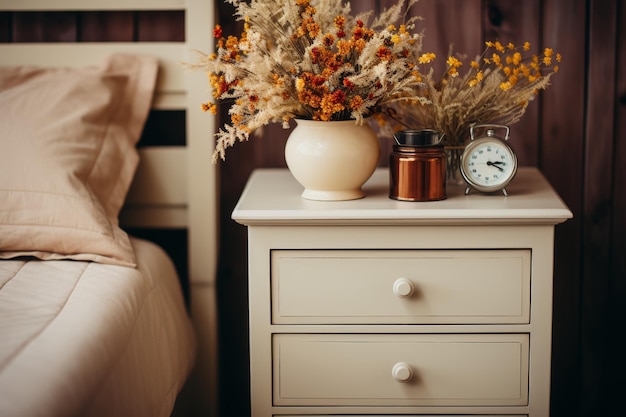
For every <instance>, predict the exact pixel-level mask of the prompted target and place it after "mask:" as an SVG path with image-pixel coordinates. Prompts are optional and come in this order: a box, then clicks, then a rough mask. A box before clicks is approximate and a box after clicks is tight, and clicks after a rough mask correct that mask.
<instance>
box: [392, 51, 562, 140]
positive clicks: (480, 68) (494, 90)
mask: <svg viewBox="0 0 626 417" xmlns="http://www.w3.org/2000/svg"><path fill="white" fill-rule="evenodd" d="M530 48H531V45H530V43H529V42H525V43H524V45H523V46H521V47H517V46H515V45H514V44H513V43H508V44H507V45H503V44H501V43H500V42H492V41H488V42H486V49H485V51H484V52H483V54H482V56H481V57H478V58H476V59H475V60H472V61H470V62H469V69H468V70H467V72H465V74H464V75H461V73H460V72H459V68H460V67H461V66H463V62H462V60H460V59H458V58H456V57H454V56H453V55H452V54H450V55H449V56H448V58H447V61H446V64H447V70H446V71H445V73H444V74H443V76H442V77H441V78H440V79H437V78H436V77H435V71H434V69H433V68H431V69H430V70H427V69H424V70H422V73H424V74H425V76H424V78H423V85H422V87H421V91H419V92H418V94H419V95H422V96H424V97H426V98H427V99H428V101H427V102H424V101H423V100H420V101H419V102H413V103H411V104H408V105H407V104H404V103H403V104H400V105H396V106H394V109H392V111H390V112H388V115H390V116H391V117H392V118H393V119H395V120H396V121H399V122H400V123H401V124H402V125H403V126H405V127H411V128H430V129H435V130H438V131H440V132H443V133H444V134H445V136H444V142H445V144H446V145H448V146H462V145H463V144H464V142H465V141H466V139H467V136H468V133H469V129H470V127H471V126H473V125H476V124H483V123H498V124H503V125H511V124H514V123H516V122H518V121H519V120H520V118H521V117H522V116H523V115H524V113H525V112H526V108H527V106H528V104H529V102H530V101H532V100H533V99H534V98H535V96H536V95H537V93H538V91H539V90H542V89H546V88H547V87H548V85H549V84H550V78H551V77H552V75H553V74H555V73H556V72H558V69H559V67H558V63H559V62H561V55H560V54H558V53H555V52H554V50H553V49H551V48H545V49H544V50H543V55H542V56H538V55H534V54H530V53H529V51H530ZM435 58H436V57H435V54H433V53H424V54H422V55H421V56H420V57H419V59H418V62H419V64H420V65H424V66H426V65H428V64H430V63H432V62H433V60H434V59H435ZM382 122H383V124H384V123H385V120H383V121H382ZM389 126H390V124H388V123H387V124H386V128H389Z"/></svg>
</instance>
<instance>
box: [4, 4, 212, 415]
mask: <svg viewBox="0 0 626 417" xmlns="http://www.w3.org/2000/svg"><path fill="white" fill-rule="evenodd" d="M143 10H162V11H167V10H183V11H184V14H185V41H184V42H141V43H140V42H124V43H117V42H115V43H111V42H106V43H83V42H79V43H2V44H0V57H2V58H1V65H38V66H48V67H49V66H86V65H93V64H98V63H100V62H101V61H102V59H103V57H104V56H106V55H108V54H110V53H112V52H126V53H141V54H149V55H153V56H156V57H158V58H159V61H160V69H159V76H158V80H157V93H156V96H155V100H154V102H153V108H154V109H158V110H184V111H185V112H186V122H185V123H186V145H185V146H167V147H144V148H141V149H140V155H141V162H140V165H139V168H138V172H137V174H136V178H135V182H134V183H133V186H132V187H131V190H130V193H129V196H128V199H127V204H126V206H125V208H124V210H123V212H122V214H121V216H120V223H121V225H122V227H132V228H150V229H155V228H156V229H186V230H187V236H188V242H187V246H188V256H187V258H188V259H187V262H188V265H187V269H188V271H189V278H188V279H189V297H190V308H191V316H192V320H193V322H194V327H195V329H196V334H197V337H198V343H199V349H198V354H197V365H196V370H195V371H194V374H193V375H192V376H191V378H190V381H189V383H188V387H187V388H186V391H187V392H186V395H185V400H186V402H188V403H189V404H186V405H185V407H184V408H185V409H188V410H191V411H190V412H192V413H193V414H194V415H217V409H218V408H217V403H218V390H217V371H218V366H217V365H218V358H217V353H218V344H217V317H216V315H217V310H216V301H215V298H216V290H215V277H216V264H217V252H218V251H217V242H218V240H217V233H218V230H217V229H218V228H217V224H218V221H217V209H218V204H219V202H218V191H217V179H216V176H217V173H216V169H215V166H213V165H212V164H211V154H212V151H213V143H212V141H211V134H212V132H214V131H215V122H214V120H213V118H211V117H207V115H205V114H203V113H202V112H201V111H200V103H202V102H203V101H205V100H206V95H207V91H208V86H207V81H206V77H205V75H204V74H201V73H193V72H188V71H185V70H184V69H183V67H182V66H181V64H180V63H181V62H183V61H187V62H188V61H190V60H192V59H193V49H199V50H203V51H209V50H211V49H212V47H213V45H212V37H211V33H212V28H213V26H214V16H215V11H214V2H213V1H212V0H108V1H102V2H95V1H84V0H54V1H51V0H0V12H3V11H38V12H44V11H77V12H79V11H143Z"/></svg>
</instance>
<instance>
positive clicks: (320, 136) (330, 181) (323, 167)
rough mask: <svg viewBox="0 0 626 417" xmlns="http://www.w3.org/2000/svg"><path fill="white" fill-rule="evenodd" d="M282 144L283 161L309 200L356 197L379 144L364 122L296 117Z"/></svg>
mask: <svg viewBox="0 0 626 417" xmlns="http://www.w3.org/2000/svg"><path fill="white" fill-rule="evenodd" d="M296 122H297V126H296V128H295V129H294V130H293V131H292V132H291V134H290V135H289V138H288V139H287V145H286V146H285V160H286V162H287V166H288V167H289V170H290V171H291V174H292V175H293V176H294V178H295V179H296V180H297V181H298V182H299V183H300V184H301V185H302V186H303V187H304V192H303V193H302V198H305V199H308V200H323V201H339V200H355V199H357V198H362V197H364V196H365V194H364V193H363V191H362V190H361V186H362V185H363V184H365V182H366V181H367V180H368V179H369V177H370V176H371V175H372V174H373V173H374V170H375V169H376V166H377V165H378V160H379V159H380V143H379V142H378V137H377V136H376V133H374V131H373V130H372V128H371V127H370V125H369V124H368V123H367V121H365V122H364V123H363V124H362V125H358V124H356V122H355V121H354V120H346V121H336V122H322V121H314V120H296Z"/></svg>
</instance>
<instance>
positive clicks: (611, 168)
mask: <svg viewBox="0 0 626 417" xmlns="http://www.w3.org/2000/svg"><path fill="white" fill-rule="evenodd" d="M390 3H391V2H390V1H389V0H354V1H353V2H352V6H353V9H354V10H361V9H363V10H365V9H380V8H382V7H385V5H386V4H390ZM217 8H218V13H219V20H220V21H221V24H222V25H223V26H224V28H225V31H226V32H227V33H238V31H239V29H237V27H236V24H235V23H234V22H233V19H232V9H231V6H229V5H227V4H223V3H221V2H220V1H219V0H218V6H217ZM414 13H415V14H418V15H420V16H422V17H424V18H425V20H424V21H423V22H422V24H421V27H420V29H422V28H423V29H424V30H425V34H426V38H425V45H424V50H427V51H433V52H435V53H437V55H438V56H440V57H444V56H445V55H446V54H447V51H448V47H449V45H450V44H453V45H454V48H455V50H457V51H463V52H465V53H467V54H468V55H469V56H470V57H471V56H474V55H476V54H478V53H480V52H481V51H482V48H483V42H484V41H485V40H488V39H489V40H493V39H498V40H500V41H503V42H508V41H511V42H514V43H516V44H521V43H522V42H524V41H526V40H528V41H530V42H531V43H532V44H533V45H535V46H537V47H539V46H550V47H553V48H555V49H556V50H558V51H559V52H561V54H562V55H563V62H562V63H561V66H560V71H559V73H558V74H557V75H556V76H555V77H554V78H553V83H552V86H550V88H549V89H548V90H547V91H545V92H543V93H542V94H541V96H540V97H539V99H538V100H536V101H535V102H533V103H532V104H531V105H530V107H529V110H528V111H527V113H526V115H525V116H524V118H523V120H522V121H521V122H520V123H519V124H517V125H514V126H513V127H512V134H511V143H512V145H513V146H514V148H515V149H516V151H517V153H518V156H519V159H520V163H521V164H522V165H530V166H537V167H538V168H539V169H541V171H542V172H543V173H544V174H545V175H546V177H547V178H548V179H549V180H550V182H551V183H552V184H553V186H554V188H555V189H556V190H557V192H558V193H559V194H560V195H561V197H562V198H563V200H564V201H565V202H566V204H567V205H568V206H569V207H570V209H571V210H572V212H573V213H574V218H573V219H571V220H569V221H568V222H566V223H565V224H562V225H560V226H558V227H557V228H556V244H555V274H554V318H553V329H554V330H553V351H552V354H553V357H552V391H551V401H552V403H551V404H552V406H551V408H552V413H551V415H552V416H554V417H560V416H563V417H565V416H567V417H575V416H581V417H582V416H618V415H619V416H621V415H623V409H624V406H623V405H622V403H621V400H620V398H621V397H622V394H623V393H624V392H625V391H626V382H625V381H626V377H625V375H626V366H625V360H626V359H625V356H624V354H623V353H622V350H623V347H622V346H623V345H622V341H623V339H624V337H623V333H624V330H625V329H626V255H625V253H626V215H625V214H624V213H626V195H625V194H626V165H625V164H624V162H623V161H624V160H626V143H625V142H622V141H626V36H625V32H624V31H625V30H626V27H625V26H624V24H626V4H625V2H624V1H623V0H545V1H541V0H523V1H520V0H420V2H419V3H418V5H417V6H416V8H415V9H414ZM211 31H212V28H209V27H207V36H210V34H211ZM137 39H141V40H154V41H183V40H184V15H183V14H182V12H179V11H172V12H164V13H163V12H159V13H154V12H95V13H92V12H89V13H71V12H67V13H66V12H62V13H60V12H59V13H46V14H43V13H21V12H14V13H0V42H36V41H63V42H73V41H96V40H97V41H133V40H137ZM1 60H2V57H0V64H1ZM170 113H171V112H158V113H155V114H153V115H152V116H151V118H150V121H149V123H148V128H147V133H146V135H144V136H149V137H153V136H154V137H155V138H156V140H157V142H159V143H160V142H161V140H160V139H159V138H158V136H159V134H157V132H161V131H163V130H165V129H167V130H168V131H172V129H171V128H170V127H169V126H172V125H174V126H179V127H178V129H182V128H183V127H181V124H180V123H178V125H176V124H173V123H172V120H175V121H180V120H181V119H182V118H181V116H180V115H177V114H170ZM207 117H210V116H208V115H207ZM288 133H289V131H284V130H282V129H281V128H280V127H278V126H270V127H268V128H266V129H265V130H264V131H263V134H262V136H261V137H258V138H255V139H253V140H251V141H250V142H248V143H243V144H238V145H237V146H236V147H235V148H233V149H230V150H229V151H228V154H227V161H226V162H224V163H221V164H220V165H219V170H220V190H221V203H220V204H221V224H220V228H221V238H220V256H219V272H218V273H219V277H218V294H219V314H220V330H219V337H220V340H219V343H220V363H221V370H220V390H221V393H220V399H221V401H220V415H222V416H245V415H249V409H250V404H249V400H248V394H249V388H248V383H249V381H248V347H247V344H248V337H247V324H248V318H247V317H248V311H247V296H248V294H247V282H246V279H247V278H246V277H247V271H246V268H247V265H246V256H247V246H246V245H247V241H246V229H245V228H244V227H242V226H240V225H238V224H236V223H234V222H233V221H232V220H231V219H230V213H231V211H232V209H233V207H234V205H235V204H236V202H237V199H238V197H239V195H240V193H241V191H242V189H243V187H244V185H245V182H246V180H247V178H248V176H249V175H250V173H251V172H252V170H254V169H255V168H259V167H284V166H285V162H284V157H283V154H284V145H285V141H286V138H287V136H288ZM172 136H174V137H176V136H177V135H176V134H175V132H174V134H173V135H172ZM178 136H180V135H178ZM150 140H155V139H150ZM207 140H211V138H210V137H207ZM147 141H148V142H149V140H147ZM165 142H166V143H161V144H164V145H167V144H169V140H168V141H165ZM381 144H382V146H383V157H382V158H381V166H386V161H387V158H386V157H385V155H387V154H388V151H389V150H390V147H391V142H390V140H389V139H381ZM207 163H210V155H207ZM183 236H184V235H183ZM165 244H166V245H167V244H169V246H172V247H175V246H176V245H172V242H171V241H170V237H167V238H166V242H165Z"/></svg>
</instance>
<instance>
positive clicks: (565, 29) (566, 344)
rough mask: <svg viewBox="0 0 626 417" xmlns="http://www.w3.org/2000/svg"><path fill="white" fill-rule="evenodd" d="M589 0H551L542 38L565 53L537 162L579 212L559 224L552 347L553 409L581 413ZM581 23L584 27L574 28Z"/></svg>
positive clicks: (544, 115)
mask: <svg viewBox="0 0 626 417" xmlns="http://www.w3.org/2000/svg"><path fill="white" fill-rule="evenodd" d="M585 7H586V5H585V1H583V0H577V1H571V0H550V1H546V2H544V5H543V10H542V17H543V18H542V20H543V31H542V39H543V42H544V43H545V44H546V45H548V44H549V45H554V46H555V48H558V49H559V50H560V51H561V53H562V54H563V59H564V62H563V63H562V65H561V70H560V71H559V73H558V74H557V76H556V77H554V78H555V80H554V82H553V85H552V86H551V87H550V89H549V90H548V92H547V94H544V95H543V96H542V97H541V101H540V104H541V110H542V112H541V120H542V125H541V131H540V143H539V149H538V155H537V157H538V166H539V168H540V169H541V170H542V171H543V172H544V174H545V175H546V177H547V178H548V180H550V182H551V183H552V185H553V186H554V187H555V189H556V190H557V191H558V192H559V194H560V195H561V197H562V198H563V199H564V200H565V202H566V203H567V204H568V206H569V207H570V209H571V210H572V211H573V213H574V218H573V219H571V220H568V221H567V222H566V223H565V224H563V225H560V226H559V227H557V229H556V243H555V268H554V269H555V275H554V312H553V347H552V357H553V361H552V410H553V415H555V416H568V415H572V416H576V415H578V414H577V410H578V401H579V400H580V398H581V396H582V395H583V394H582V392H581V388H580V379H581V378H580V361H581V356H580V344H579V342H580V314H581V312H580V302H581V299H580V291H581V286H580V280H581V271H580V267H581V255H582V253H581V235H580V233H581V205H582V192H581V191H582V186H583V182H582V177H583V142H584V131H585V122H584V114H585V91H584V86H585V62H586V55H585V54H586V51H585V44H586V34H585V31H584V30H582V28H584V27H585V20H586V17H585ZM572 28H580V29H581V30H572Z"/></svg>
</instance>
